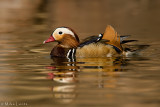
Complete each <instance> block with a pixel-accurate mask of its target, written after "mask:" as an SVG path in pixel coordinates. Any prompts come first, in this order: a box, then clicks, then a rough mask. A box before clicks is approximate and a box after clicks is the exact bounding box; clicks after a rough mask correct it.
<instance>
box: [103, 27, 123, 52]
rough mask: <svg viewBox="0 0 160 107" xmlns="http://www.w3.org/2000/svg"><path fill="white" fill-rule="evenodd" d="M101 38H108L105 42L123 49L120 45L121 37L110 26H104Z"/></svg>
mask: <svg viewBox="0 0 160 107" xmlns="http://www.w3.org/2000/svg"><path fill="white" fill-rule="evenodd" d="M102 39H105V40H109V42H107V44H109V45H112V46H114V47H116V48H118V49H119V50H120V51H123V48H122V46H121V38H120V36H118V34H117V32H116V31H115V30H114V28H113V27H112V26H110V25H108V26H107V27H106V30H105V32H104V34H103V37H102Z"/></svg>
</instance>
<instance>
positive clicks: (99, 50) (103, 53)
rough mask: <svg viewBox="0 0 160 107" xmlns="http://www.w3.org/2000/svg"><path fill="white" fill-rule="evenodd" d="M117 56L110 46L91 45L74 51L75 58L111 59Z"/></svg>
mask: <svg viewBox="0 0 160 107" xmlns="http://www.w3.org/2000/svg"><path fill="white" fill-rule="evenodd" d="M117 55H119V54H118V53H117V52H116V51H115V49H114V48H113V47H112V46H110V45H105V44H102V43H92V44H89V45H86V46H84V47H82V48H78V49H77V50H76V57H112V56H117Z"/></svg>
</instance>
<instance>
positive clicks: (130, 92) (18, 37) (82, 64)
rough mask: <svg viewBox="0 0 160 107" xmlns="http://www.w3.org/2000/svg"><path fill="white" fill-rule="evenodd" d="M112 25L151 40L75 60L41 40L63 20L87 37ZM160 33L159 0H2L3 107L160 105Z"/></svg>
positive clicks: (0, 93) (0, 79)
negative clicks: (136, 52)
mask: <svg viewBox="0 0 160 107" xmlns="http://www.w3.org/2000/svg"><path fill="white" fill-rule="evenodd" d="M107 25H112V26H113V27H114V28H115V30H116V31H117V32H118V33H119V34H121V35H128V34H129V35H132V36H131V37H130V39H137V40H139V42H138V43H140V44H147V45H150V47H149V48H147V49H146V50H144V51H143V52H142V53H143V54H142V56H140V57H133V58H127V59H125V60H124V59H123V58H119V59H116V58H93V59H89V58H88V59H83V58H82V59H79V60H77V63H76V64H75V63H73V64H72V63H71V62H68V61H67V60H64V59H57V60H56V59H54V60H52V59H50V56H49V53H50V50H51V49H52V48H53V44H52V43H50V44H46V45H42V42H43V41H44V40H45V39H47V38H48V37H49V36H50V34H51V33H52V32H53V30H54V29H55V28H57V27H60V26H68V27H71V28H72V29H74V30H75V32H76V33H77V34H78V35H79V38H80V39H83V38H85V37H87V36H91V35H98V34H99V33H103V32H104V30H105V28H106V26H107ZM159 35H160V0H0V49H1V51H0V87H1V88H0V107H1V106H2V107H3V106H6V105H5V102H8V103H11V104H13V103H16V102H18V104H21V106H26V104H27V106H29V107H32V106H34V107H36V106H37V107H44V106H46V107H52V106H54V107H60V106H62V107H63V106H65V107H82V106H83V107H106V106H109V107H159V106H160V97H159V96H160V92H159V90H160V86H159V82H160V78H159V74H160V73H159V69H160V67H159V64H160V63H159V59H160V47H159V46H160V43H159V40H160V36H159ZM138 43H137V42H135V44H138ZM55 68H56V69H55Z"/></svg>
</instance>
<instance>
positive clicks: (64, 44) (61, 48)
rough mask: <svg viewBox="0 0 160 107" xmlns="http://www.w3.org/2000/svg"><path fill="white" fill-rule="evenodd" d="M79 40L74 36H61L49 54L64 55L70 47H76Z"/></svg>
mask: <svg viewBox="0 0 160 107" xmlns="http://www.w3.org/2000/svg"><path fill="white" fill-rule="evenodd" d="M78 45H79V42H78V41H77V40H76V39H75V38H74V37H67V36H66V37H65V38H63V39H62V40H61V41H60V42H59V43H58V44H57V45H56V46H55V47H54V48H53V49H52V51H51V56H57V57H66V56H67V53H68V51H69V50H70V49H73V48H77V47H78Z"/></svg>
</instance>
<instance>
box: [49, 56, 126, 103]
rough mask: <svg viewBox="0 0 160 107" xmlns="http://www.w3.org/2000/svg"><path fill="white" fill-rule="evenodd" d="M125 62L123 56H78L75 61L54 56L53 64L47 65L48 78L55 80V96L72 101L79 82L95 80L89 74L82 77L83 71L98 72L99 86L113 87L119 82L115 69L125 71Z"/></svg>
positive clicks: (63, 100) (67, 101)
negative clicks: (49, 71) (123, 67)
mask: <svg viewBox="0 0 160 107" xmlns="http://www.w3.org/2000/svg"><path fill="white" fill-rule="evenodd" d="M124 62H125V60H124V59H123V58H77V59H76V60H75V59H74V61H73V60H72V59H67V58H53V63H52V64H51V66H48V67H46V68H47V69H50V70H51V73H49V74H48V75H49V77H48V78H49V79H51V80H53V81H54V86H53V88H52V91H53V96H54V98H56V99H57V101H58V102H61V103H70V102H72V101H73V100H74V99H75V98H76V96H77V94H78V93H76V89H77V88H76V87H77V86H79V85H78V84H83V83H84V84H86V83H87V82H89V81H92V79H93V80H95V77H93V75H92V76H90V75H88V74H87V75H86V76H84V75H83V76H82V78H83V79H81V72H88V73H91V74H92V73H93V72H94V73H95V72H96V81H97V82H96V84H97V83H98V86H97V87H99V88H104V87H105V88H106V87H112V88H113V87H114V86H115V84H116V82H117V79H116V78H117V77H118V76H117V75H119V74H117V73H116V72H115V71H117V72H120V71H123V69H122V65H124ZM97 74H98V76H97ZM107 78H108V79H107ZM79 81H80V82H79ZM77 82H79V83H77ZM88 85H91V84H88Z"/></svg>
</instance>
